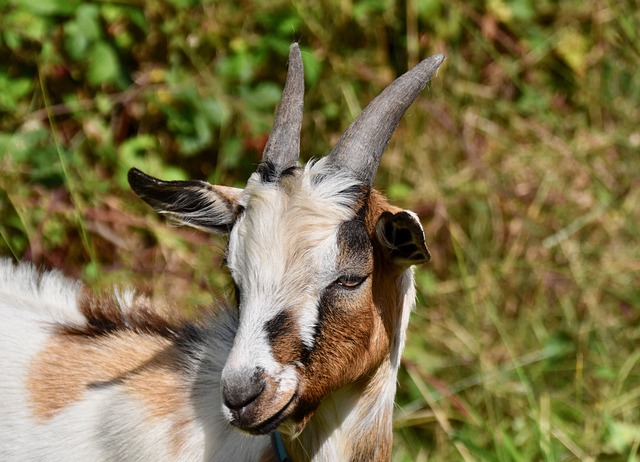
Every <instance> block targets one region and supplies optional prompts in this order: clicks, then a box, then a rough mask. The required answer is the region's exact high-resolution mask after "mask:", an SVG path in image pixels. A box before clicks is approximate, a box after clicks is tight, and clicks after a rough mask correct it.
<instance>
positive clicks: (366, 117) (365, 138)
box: [329, 54, 444, 186]
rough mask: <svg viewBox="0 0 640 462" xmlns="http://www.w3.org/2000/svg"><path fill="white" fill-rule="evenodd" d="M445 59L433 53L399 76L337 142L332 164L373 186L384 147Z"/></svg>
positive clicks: (332, 155) (331, 155) (332, 153)
mask: <svg viewBox="0 0 640 462" xmlns="http://www.w3.org/2000/svg"><path fill="white" fill-rule="evenodd" d="M442 61H444V55H443V54H437V55H433V56H431V57H429V58H427V59H425V60H424V61H422V62H421V63H420V64H418V65H417V66H416V67H414V68H413V69H411V70H410V71H408V72H407V73H405V74H403V75H401V76H400V77H398V78H397V79H396V80H395V81H393V82H392V83H391V84H390V85H389V86H388V87H387V88H385V90H384V91H383V92H382V93H380V95H378V96H377V97H376V98H375V99H374V100H373V101H371V102H370V103H369V105H368V106H367V107H366V108H365V109H364V111H362V114H360V115H359V116H358V118H357V119H356V120H354V121H353V122H352V123H351V125H350V126H349V128H347V131H345V132H344V134H343V135H342V137H341V138H340V140H338V143H337V144H336V145H335V147H334V148H333V150H332V151H331V153H330V154H329V157H330V159H331V162H332V163H335V164H337V165H339V166H340V167H345V168H349V169H350V170H352V171H353V172H354V173H355V174H356V175H357V177H358V178H359V179H360V180H362V181H363V182H364V183H365V184H367V185H369V186H372V185H373V178H374V176H375V174H376V170H377V169H378V165H379V164H380V158H381V157H382V152H383V151H384V148H385V147H386V146H387V144H388V143H389V140H390V139H391V135H393V132H394V131H395V129H396V127H397V126H398V123H399V122H400V118H401V117H402V115H403V114H404V113H405V111H406V110H407V109H408V108H409V106H410V105H411V103H413V100H415V99H416V97H417V96H418V95H419V94H420V92H421V91H422V89H423V88H424V87H425V86H426V85H427V82H429V80H430V79H431V77H432V76H433V74H434V73H435V72H436V70H438V67H439V66H440V64H442Z"/></svg>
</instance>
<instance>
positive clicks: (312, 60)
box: [301, 48, 322, 87]
mask: <svg viewBox="0 0 640 462" xmlns="http://www.w3.org/2000/svg"><path fill="white" fill-rule="evenodd" d="M301 52H302V63H303V64H304V78H305V80H306V82H307V85H308V86H310V87H312V86H313V85H315V83H316V82H317V81H318V78H319V77H320V73H321V72H322V62H321V61H320V60H319V59H318V58H317V57H316V55H315V54H314V53H313V51H311V50H310V49H308V48H303V49H302V50H301Z"/></svg>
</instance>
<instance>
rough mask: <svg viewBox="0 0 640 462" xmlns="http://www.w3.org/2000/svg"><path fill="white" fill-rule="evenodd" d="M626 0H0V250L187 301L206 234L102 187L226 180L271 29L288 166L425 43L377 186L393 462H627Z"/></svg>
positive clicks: (631, 78)
mask: <svg viewBox="0 0 640 462" xmlns="http://www.w3.org/2000/svg"><path fill="white" fill-rule="evenodd" d="M639 31H640V8H638V4H637V3H636V2H634V1H631V0H626V1H625V0H618V1H614V0H594V1H590V2H582V1H580V0H560V1H554V0H540V1H534V0H488V1H486V2H484V1H480V0H472V1H464V0H450V1H446V2H445V1H443V0H400V1H392V0H340V1H339V0H320V1H317V0H300V1H297V2H293V3H290V2H287V1H283V0H268V1H267V0H237V1H213V0H153V1H152V0H149V1H142V0H103V1H94V2H89V1H82V0H0V236H1V239H0V255H4V256H13V257H14V258H15V259H21V260H30V261H33V262H35V263H36V264H38V265H42V266H46V267H57V268H61V269H62V270H63V271H64V272H65V273H66V274H68V275H70V276H78V277H81V278H82V279H83V280H84V281H86V282H87V283H88V284H90V285H91V286H93V287H96V288H102V287H106V286H108V285H110V284H113V283H117V284H125V285H133V286H136V287H139V288H140V289H141V290H143V291H145V292H148V293H150V294H151V295H152V296H153V297H154V298H156V299H157V300H160V299H161V298H162V297H163V296H165V295H168V296H169V297H170V298H171V299H172V300H174V304H175V305H176V306H178V307H180V308H181V309H185V310H190V311H195V310H197V308H196V307H197V306H200V305H203V304H207V303H211V302H212V300H213V295H212V293H213V292H219V291H220V290H224V287H225V286H226V285H227V284H228V278H227V276H226V274H225V272H224V271H222V270H221V269H220V266H221V258H220V256H221V248H222V246H223V242H222V240H221V239H219V238H216V237H210V236H207V235H204V234H202V233H199V232H197V231H193V230H187V229H181V228H171V227H168V226H166V224H165V223H163V222H162V220H161V219H160V218H158V217H157V216H156V215H154V213H153V212H152V211H151V210H150V209H149V208H148V207H146V206H144V205H143V203H142V202H141V201H139V200H137V199H136V198H135V197H134V195H133V194H132V193H131V192H130V191H129V189H128V187H127V184H126V172H127V170H128V169H129V168H130V167H132V166H137V167H139V168H141V169H143V170H145V171H148V172H150V173H151V174H153V175H156V176H160V177H163V178H167V179H179V178H199V179H206V180H208V181H210V182H212V183H221V184H227V185H242V184H243V182H244V181H245V179H246V178H247V177H248V175H249V174H250V172H251V171H252V170H253V169H254V168H255V166H256V164H257V162H258V161H259V158H260V153H261V150H262V147H263V145H264V143H265V141H266V138H267V135H268V131H269V128H270V126H271V121H272V117H273V113H274V108H275V106H276V104H277V102H278V100H279V98H280V92H281V89H282V85H283V82H284V77H285V71H286V56H287V51H288V47H289V44H290V42H292V41H294V40H295V41H300V43H301V46H302V49H303V54H304V62H305V66H306V81H307V82H306V83H307V92H306V103H305V104H306V108H305V121H304V127H303V138H302V144H303V146H302V151H303V158H305V159H306V158H310V157H313V156H316V157H317V156H321V155H323V154H325V153H327V152H328V151H329V150H330V148H331V146H332V145H333V143H334V142H335V141H336V140H337V138H338V137H339V135H340V134H341V133H342V131H343V130H344V129H345V128H346V126H347V125H348V124H349V122H350V121H351V120H352V119H353V118H354V117H355V116H356V115H357V114H358V113H359V112H360V110H361V109H362V108H363V107H364V105H365V104H366V103H367V102H368V101H369V100H370V99H371V98H372V97H373V96H375V95H376V94H378V93H379V92H380V91H381V89H382V88H383V87H384V86H385V85H386V84H388V83H389V82H391V81H392V80H393V79H394V78H395V77H396V76H398V75H399V74H401V73H402V72H404V71H405V70H407V69H408V68H409V67H410V66H412V65H413V64H415V63H417V62H418V61H419V60H420V59H422V58H424V57H426V56H428V55H430V54H433V53H437V52H444V53H446V55H447V60H446V61H445V64H444V65H443V67H442V68H441V70H440V71H439V73H438V75H437V77H436V78H435V79H434V80H433V81H432V83H431V84H430V85H429V87H428V89H427V90H426V91H425V92H424V93H423V95H421V97H420V98H419V99H418V101H417V102H416V103H415V104H414V106H413V107H412V109H411V110H410V111H409V112H408V113H407V115H406V116H405V117H404V119H403V122H402V123H401V125H400V127H399V129H398V130H397V132H396V134H395V136H394V138H393V140H392V142H391V144H390V146H389V148H388V149H387V152H386V154H385V157H384V158H383V163H382V167H381V170H380V172H379V174H378V178H377V185H378V187H379V188H380V189H382V190H383V191H385V192H386V194H387V195H388V196H390V198H391V199H392V200H393V201H394V202H395V203H399V204H400V205H402V206H405V207H407V208H410V209H413V210H415V211H416V212H417V213H418V214H419V215H420V217H421V219H422V220H423V223H424V225H425V229H426V235H427V239H428V244H429V246H430V248H431V251H432V253H433V260H432V263H430V264H429V265H427V266H425V267H424V268H420V269H419V270H418V272H417V280H418V285H419V305H418V309H417V311H416V313H415V314H414V315H413V319H412V322H411V325H410V328H409V333H408V335H409V341H408V345H407V349H406V354H405V359H404V367H403V369H402V371H401V374H400V378H399V380H400V388H399V394H398V399H397V401H398V409H397V414H396V417H395V428H396V438H395V451H394V461H425V460H433V461H451V460H467V461H468V460H486V461H540V460H544V461H567V460H581V461H588V460H593V461H595V460H620V461H634V460H639V457H638V448H639V446H640V349H639V348H638V341H639V340H640V245H639V239H638V236H639V235H640V177H639V173H640V156H639V148H640V123H639V122H640V104H639V103H640V80H639V75H640V73H639V72H638V68H639V64H640V35H639V34H640V32H639Z"/></svg>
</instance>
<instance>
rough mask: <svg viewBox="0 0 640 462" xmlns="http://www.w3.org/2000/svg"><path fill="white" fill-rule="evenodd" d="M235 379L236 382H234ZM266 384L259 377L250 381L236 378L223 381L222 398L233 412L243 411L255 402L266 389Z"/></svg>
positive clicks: (256, 376) (255, 376) (254, 377)
mask: <svg viewBox="0 0 640 462" xmlns="http://www.w3.org/2000/svg"><path fill="white" fill-rule="evenodd" d="M234 379H235V380H234ZM265 386H266V383H265V381H264V380H263V379H262V378H260V377H259V376H258V375H254V376H253V377H251V378H249V379H244V378H240V377H234V378H232V379H231V380H229V379H227V380H224V379H223V381H222V398H223V400H224V404H225V406H227V407H228V408H229V409H232V410H238V409H242V408H243V407H245V406H247V405H249V404H251V403H252V402H254V401H255V400H256V399H257V398H258V396H260V395H261V394H262V392H263V390H264V389H265Z"/></svg>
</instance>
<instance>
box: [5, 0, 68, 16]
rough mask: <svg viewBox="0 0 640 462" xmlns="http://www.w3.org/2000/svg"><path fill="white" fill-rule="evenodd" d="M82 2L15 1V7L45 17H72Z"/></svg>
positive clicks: (61, 0)
mask: <svg viewBox="0 0 640 462" xmlns="http://www.w3.org/2000/svg"><path fill="white" fill-rule="evenodd" d="M80 1H81V0H14V1H13V2H12V3H13V5H14V6H15V7H19V8H23V9H25V10H27V11H29V12H31V13H34V14H39V15H43V16H48V15H71V14H72V13H73V12H74V11H75V9H76V8H77V7H78V5H79V4H80Z"/></svg>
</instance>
